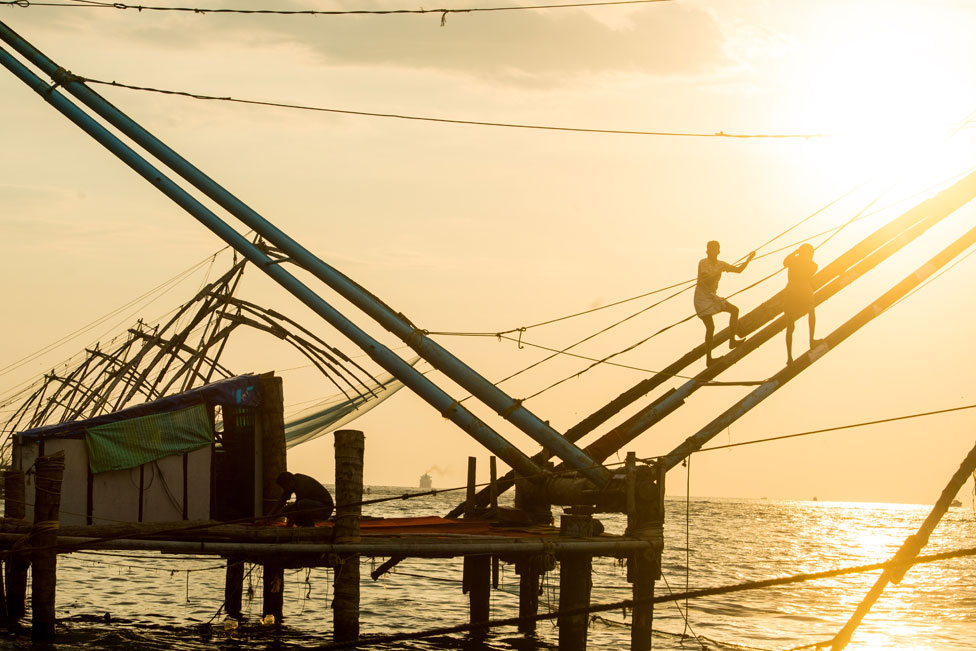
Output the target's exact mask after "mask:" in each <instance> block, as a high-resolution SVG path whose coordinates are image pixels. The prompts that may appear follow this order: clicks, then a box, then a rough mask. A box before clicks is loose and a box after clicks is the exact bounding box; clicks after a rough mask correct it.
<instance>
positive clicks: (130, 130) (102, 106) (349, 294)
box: [0, 22, 611, 486]
mask: <svg viewBox="0 0 976 651" xmlns="http://www.w3.org/2000/svg"><path fill="white" fill-rule="evenodd" d="M0 38H2V39H3V40H4V41H5V42H6V43H8V44H9V45H10V46H11V47H13V48H14V49H15V50H16V51H17V52H19V53H20V54H21V55H22V56H24V57H25V58H26V59H27V60H28V61H30V62H31V63H33V64H34V65H36V66H37V67H38V68H39V69H41V70H42V71H43V72H44V73H45V74H48V75H50V76H51V78H52V79H54V80H55V81H56V82H57V83H59V84H61V85H63V86H64V88H65V89H66V90H67V91H68V92H70V93H71V94H72V95H74V96H75V97H77V98H78V99H79V100H80V101H81V102H83V103H84V104H85V105H87V106H88V107H89V108H91V109H92V110H93V111H95V112H96V113H97V114H98V115H100V116H101V117H103V118H104V119H105V120H107V121H108V122H109V123H110V124H112V125H113V126H115V127H116V128H117V129H119V130H120V131H122V132H123V133H124V134H126V135H127V136H128V137H130V138H132V139H133V141H135V142H137V143H138V144H139V145H140V146H142V147H144V148H145V149H146V151H148V152H150V153H151V154H152V155H153V156H155V157H156V158H157V159H159V160H160V161H162V162H163V163H164V164H166V165H167V166H168V167H170V168H171V169H172V170H173V171H174V172H176V173H177V174H179V175H180V176H182V177H183V178H184V179H186V180H187V181H189V182H190V183H191V184H192V185H194V186H195V187H196V188H198V189H199V190H200V191H201V192H203V193H204V194H206V195H207V196H208V197H210V198H211V199H213V200H214V201H216V202H217V203H218V204H219V205H220V206H221V207H223V208H224V209H226V210H227V211H228V212H230V213H231V214H232V215H234V216H235V217H237V218H238V219H240V220H241V221H242V222H244V223H245V224H246V225H247V226H248V227H249V228H252V229H253V230H254V231H255V232H257V233H259V234H260V235H261V236H262V237H264V238H265V239H266V240H268V241H269V242H271V243H272V244H274V245H275V246H276V247H278V248H279V249H280V250H281V251H282V252H284V253H285V254H286V255H287V256H288V257H289V258H291V260H292V261H293V262H295V263H296V264H298V265H299V266H300V267H302V268H303V269H305V270H307V271H309V272H310V273H312V274H313V275H314V276H315V277H316V278H318V279H319V280H321V281H322V282H324V283H326V284H327V285H328V286H329V287H331V288H332V289H334V290H335V291H336V292H338V293H339V294H340V295H341V296H343V297H344V298H345V299H346V300H348V301H349V302H351V303H352V304H353V305H355V306H356V307H358V308H359V309H361V310H362V311H363V312H365V313H366V314H367V315H369V316H370V317H371V318H373V319H374V320H376V321H377V322H378V323H379V324H380V325H382V326H383V327H384V328H386V329H387V330H388V331H390V332H392V333H393V334H394V335H396V336H397V337H399V338H400V339H401V340H403V341H404V342H405V343H406V344H407V345H408V346H410V347H411V348H412V349H413V350H414V351H416V353H417V354H418V355H420V356H421V357H423V358H424V359H426V360H427V361H428V362H430V363H431V364H432V365H433V366H434V367H435V368H437V369H439V370H440V371H442V372H443V373H444V374H445V375H447V376H448V377H449V378H451V379H452V380H454V381H455V382H457V383H458V384H459V385H460V386H462V387H463V388H464V389H465V390H467V391H469V392H470V393H471V394H472V395H474V396H475V397H477V398H478V399H479V400H481V401H482V402H484V403H485V404H486V405H488V406H489V407H491V408H492V409H494V410H495V411H496V412H497V413H498V414H499V415H500V416H502V417H503V418H505V419H506V420H508V421H509V422H511V423H512V424H514V425H515V426H516V427H518V428H519V429H520V430H522V431H523V432H525V433H526V434H528V435H529V436H530V437H531V438H532V439H533V440H535V441H536V442H538V443H539V444H541V445H542V446H544V447H545V448H547V449H549V450H551V451H552V452H553V454H555V455H556V456H558V457H559V458H560V459H562V460H563V461H565V462H566V463H567V464H568V465H570V466H571V467H573V468H575V469H577V470H579V471H580V472H581V473H582V474H583V475H585V476H586V477H588V478H589V479H590V480H591V481H593V482H594V483H596V484H597V485H598V486H604V485H606V484H607V483H608V482H609V481H610V476H611V473H610V472H609V471H608V470H607V469H606V468H604V467H603V466H602V465H600V464H598V463H596V462H595V461H594V460H593V459H591V458H590V457H589V456H588V455H587V454H586V453H585V452H583V451H582V450H581V449H580V448H579V447H577V446H576V445H575V444H574V443H572V442H571V441H569V440H568V439H566V438H565V437H564V436H563V435H562V434H560V433H559V432H557V431H556V430H554V429H553V428H552V427H550V426H549V424H548V423H546V422H544V421H543V420H541V419H540V418H539V417H538V416H536V415H535V414H533V413H532V412H530V411H529V410H528V409H526V408H525V407H523V406H522V404H521V401H520V400H515V399H513V398H512V397H511V396H509V395H507V394H506V393H505V392H504V391H502V390H501V389H499V388H498V387H496V386H495V385H493V384H492V383H491V382H489V381H488V380H486V379H485V378H484V377H482V376H481V375H480V374H478V373H477V372H476V371H474V370H473V369H472V368H470V367H469V366H468V365H466V364H465V363H464V362H462V361H461V360H459V359H458V358H457V357H455V356H454V355H453V354H452V353H450V352H449V351H447V350H446V349H444V348H443V347H442V346H440V345H439V344H438V343H437V342H435V341H434V340H432V339H430V338H429V337H427V336H426V334H425V332H424V331H423V330H421V329H419V328H417V327H416V326H414V325H413V323H411V322H410V320H409V319H408V318H407V317H406V316H404V315H403V314H402V313H399V312H396V311H395V310H393V309H392V308H391V307H389V306H388V305H386V304H385V303H384V302H383V301H381V300H380V299H379V298H377V297H376V296H374V295H373V294H371V293H370V292H368V291H367V290H366V289H364V288H363V287H362V286H360V285H359V284H358V283H356V282H355V281H353V280H352V279H350V278H348V277H347V276H345V275H344V274H343V273H341V272H340V271H338V270H337V269H335V268H334V267H332V266H331V265H329V264H327V263H326V262H324V261H323V260H321V259H320V258H318V257H317V256H316V255H315V254H313V253H312V252H310V251H308V250H307V249H305V248H304V247H303V246H301V245H300V244H299V243H298V242H296V241H295V240H293V239H292V238H290V237H289V236H288V235H286V234H285V233H284V232H283V231H281V230H279V229H278V228H277V227H276V226H275V225H274V224H272V223H271V222H269V221H268V220H266V219H265V218H264V217H262V216H261V215H259V214H258V213H257V212H255V211H254V210H253V209H252V208H250V207H249V206H248V205H246V204H245V203H244V202H242V201H241V200H240V199H238V198H237V197H236V196H234V195H232V194H231V193H230V192H228V191H227V190H226V189H224V188H223V187H222V186H220V185H219V184H218V183H217V182H216V181H214V180H213V179H211V178H210V177H208V176H207V175H206V174H204V173H203V172H202V171H201V170H199V169H197V168H196V167H195V166H193V165H192V164H191V163H189V162H188V161H187V160H186V159H184V158H183V157H182V156H180V155H179V154H177V153H176V152H175V151H173V150H172V149H170V148H169V147H168V146H167V145H165V144H164V143H163V142H161V141H160V140H159V139H157V138H156V137H155V136H153V135H152V134H151V133H149V132H148V131H146V130H145V129H143V128H142V127H141V126H140V125H138V124H137V123H136V122H134V121H133V120H132V119H131V118H129V117H128V116H126V115H125V114H124V113H122V111H120V110H119V109H118V108H116V107H115V106H113V105H112V104H111V103H110V102H108V101H107V100H105V99H104V98H103V97H101V96H100V95H98V93H96V92H95V91H93V90H91V89H90V88H88V87H87V86H85V84H84V83H82V82H81V81H79V80H78V79H77V78H75V77H74V76H73V75H71V74H70V73H68V72H67V71H65V70H64V69H63V68H61V67H60V66H58V65H57V64H55V63H54V62H53V61H51V60H50V59H49V58H48V57H46V56H45V55H44V54H42V53H41V52H40V51H38V50H37V49H36V48H34V47H33V46H32V45H30V44H29V43H28V42H27V41H25V40H24V39H23V38H21V37H20V36H19V35H17V34H16V33H15V32H14V31H13V30H11V29H10V28H9V27H8V26H6V25H5V24H3V23H2V22H0ZM393 374H394V376H396V377H397V378H398V379H400V380H402V379H403V378H400V377H399V375H397V374H396V373H393Z"/></svg>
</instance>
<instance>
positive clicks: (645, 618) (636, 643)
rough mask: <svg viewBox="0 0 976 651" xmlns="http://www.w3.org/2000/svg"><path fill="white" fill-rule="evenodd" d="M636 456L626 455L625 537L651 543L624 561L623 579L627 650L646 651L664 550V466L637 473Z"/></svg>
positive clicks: (650, 634) (651, 627)
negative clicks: (628, 588) (628, 610)
mask: <svg viewBox="0 0 976 651" xmlns="http://www.w3.org/2000/svg"><path fill="white" fill-rule="evenodd" d="M636 465H637V455H636V454H635V453H634V452H628V453H627V535H629V536H634V537H637V538H644V539H645V540H648V541H649V542H651V544H652V548H651V549H648V550H647V551H643V552H638V553H636V554H634V555H633V556H631V557H630V558H629V559H628V562H627V580H628V581H630V582H631V583H632V584H633V594H634V610H633V618H632V621H631V627H630V649H631V651H649V650H650V649H651V648H652V647H651V645H652V642H651V636H652V634H653V624H654V604H653V602H652V601H651V600H652V599H653V598H654V582H655V581H656V580H657V579H658V578H659V577H660V574H661V551H662V550H663V548H664V541H663V524H664V466H663V465H655V466H654V467H652V468H641V469H640V470H638V469H637V468H636Z"/></svg>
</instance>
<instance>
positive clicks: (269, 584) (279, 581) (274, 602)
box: [262, 563, 285, 626]
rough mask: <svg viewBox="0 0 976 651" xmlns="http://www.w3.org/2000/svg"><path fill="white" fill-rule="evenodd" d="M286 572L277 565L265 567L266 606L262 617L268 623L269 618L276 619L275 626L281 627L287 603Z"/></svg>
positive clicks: (269, 564) (271, 564) (267, 564)
mask: <svg viewBox="0 0 976 651" xmlns="http://www.w3.org/2000/svg"><path fill="white" fill-rule="evenodd" d="M284 590H285V570H284V568H283V567H281V565H278V564H277V563H266V564H265V566H264V605H263V612H262V615H263V616H264V620H265V621H268V616H269V615H270V616H271V617H273V618H274V624H275V626H280V625H281V621H282V618H283V612H282V611H283V610H284V601H285V594H284Z"/></svg>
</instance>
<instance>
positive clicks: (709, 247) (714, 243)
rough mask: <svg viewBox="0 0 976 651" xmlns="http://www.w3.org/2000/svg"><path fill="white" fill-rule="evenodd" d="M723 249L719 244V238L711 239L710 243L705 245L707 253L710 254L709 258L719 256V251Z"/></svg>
mask: <svg viewBox="0 0 976 651" xmlns="http://www.w3.org/2000/svg"><path fill="white" fill-rule="evenodd" d="M721 250H722V247H721V246H719V243H718V240H711V241H710V242H709V243H708V244H706V245H705V253H707V254H708V257H709V258H716V257H718V254H719V251H721Z"/></svg>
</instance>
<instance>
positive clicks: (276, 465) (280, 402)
mask: <svg viewBox="0 0 976 651" xmlns="http://www.w3.org/2000/svg"><path fill="white" fill-rule="evenodd" d="M259 380H260V383H261V384H260V386H261V409H260V411H259V412H258V414H259V419H260V421H259V422H260V429H259V432H258V433H259V434H260V436H261V446H260V449H261V465H260V468H261V475H260V477H261V495H262V497H263V503H262V506H263V508H262V509H261V511H260V512H259V514H260V515H265V514H267V513H268V512H269V511H270V510H271V509H272V508H273V507H274V505H275V504H276V503H277V502H278V497H279V496H280V495H281V487H280V486H278V484H277V483H275V480H276V479H277V478H278V475H279V474H281V473H282V472H284V471H285V470H288V467H287V461H286V443H285V413H284V409H285V408H284V390H283V388H282V382H281V378H280V377H275V376H274V375H272V374H271V373H264V374H262V375H260V376H259ZM255 447H257V441H255ZM255 465H256V464H255Z"/></svg>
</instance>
